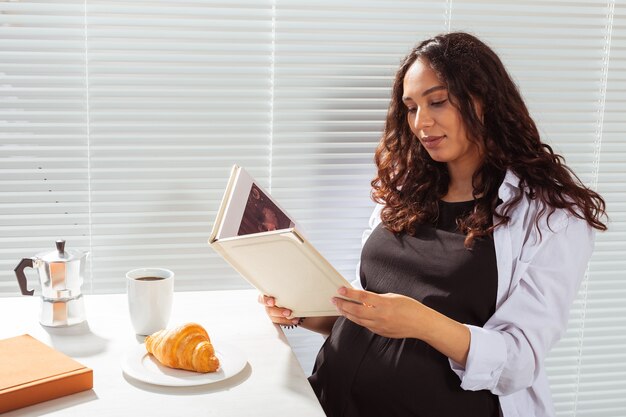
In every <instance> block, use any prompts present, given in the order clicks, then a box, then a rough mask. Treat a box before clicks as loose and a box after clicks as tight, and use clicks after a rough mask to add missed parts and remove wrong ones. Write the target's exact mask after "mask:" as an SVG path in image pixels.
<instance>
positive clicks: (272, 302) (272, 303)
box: [266, 298, 274, 307]
mask: <svg viewBox="0 0 626 417" xmlns="http://www.w3.org/2000/svg"><path fill="white" fill-rule="evenodd" d="M266 304H267V305H268V306H270V307H272V306H273V305H274V300H272V299H271V298H270V299H269V300H267V303H266Z"/></svg>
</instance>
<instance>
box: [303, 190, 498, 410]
mask: <svg viewBox="0 0 626 417" xmlns="http://www.w3.org/2000/svg"><path fill="white" fill-rule="evenodd" d="M472 207H473V202H471V201H470V202H462V203H446V202H440V205H439V221H438V222H437V225H420V226H418V228H417V230H416V233H415V235H413V236H409V235H406V234H400V235H394V234H393V233H392V232H390V231H388V230H387V229H385V228H384V227H383V226H382V225H379V226H378V227H377V228H376V229H374V231H373V232H372V234H371V235H370V237H369V239H368V240H367V242H366V243H365V246H364V247H363V251H362V254H361V283H362V284H363V288H365V289H366V290H368V291H372V292H376V293H387V292H393V293H396V294H403V295H406V296H409V297H412V298H414V299H416V300H418V301H420V302H422V303H423V304H425V305H427V306H429V307H431V308H433V309H435V310H437V311H439V312H441V313H443V314H445V315H446V316H448V317H450V318H452V319H454V320H456V321H458V322H460V323H465V324H472V325H476V326H483V325H484V324H485V322H486V321H487V319H488V318H489V317H490V316H491V315H492V314H493V312H494V311H495V302H496V294H497V284H498V276H497V268H496V256H495V248H494V244H493V239H492V238H489V239H478V240H477V241H475V243H474V246H473V248H472V250H467V249H465V247H464V246H463V242H464V239H465V236H464V235H462V234H460V233H459V232H458V231H457V226H456V218H457V217H458V216H460V215H463V214H464V213H467V212H468V211H469V210H471V209H472ZM309 382H310V383H311V386H312V387H313V390H314V391H315V393H316V395H317V397H318V399H319V400H320V403H321V404H322V407H323V408H324V411H325V412H326V415H327V416H329V417H339V416H341V417H353V416H354V417H356V416H358V417H367V416H372V417H383V416H384V417H390V416H420V417H431V416H432V417H447V416H450V417H459V416H467V415H472V416H481V417H497V416H498V415H499V403H498V397H497V396H496V395H494V394H492V393H491V392H489V391H486V390H485V391H465V390H463V389H462V388H461V387H460V380H459V378H458V376H457V375H456V374H455V373H454V372H453V371H452V370H451V369H450V365H449V362H448V358H447V357H446V356H444V355H443V354H441V353H439V352H438V351H437V350H435V349H433V348H432V347H430V345H428V344H426V343H424V342H422V341H420V340H417V339H390V338H387V337H383V336H379V335H376V334H374V333H372V332H370V331H369V330H368V329H366V328H364V327H361V326H359V325H357V324H355V323H353V322H351V321H349V320H347V319H345V318H344V317H340V318H339V319H337V321H336V322H335V325H334V327H333V329H332V332H331V334H330V336H329V337H328V338H327V339H326V342H325V343H324V345H323V346H322V348H321V350H320V352H319V354H318V356H317V359H316V362H315V367H314V369H313V374H312V375H311V376H310V377H309Z"/></svg>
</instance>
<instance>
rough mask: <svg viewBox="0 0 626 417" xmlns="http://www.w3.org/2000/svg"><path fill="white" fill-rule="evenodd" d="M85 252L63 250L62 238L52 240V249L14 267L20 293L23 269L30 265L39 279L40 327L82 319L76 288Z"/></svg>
mask: <svg viewBox="0 0 626 417" xmlns="http://www.w3.org/2000/svg"><path fill="white" fill-rule="evenodd" d="M87 255H89V252H83V251H79V250H66V249H65V240H57V241H56V250H55V251H50V252H44V253H39V254H37V255H35V256H33V257H32V258H24V259H22V260H21V261H20V263H19V264H18V265H17V266H16V267H15V275H16V276H17V282H18V284H19V286H20V290H21V291H22V294H24V295H33V293H34V290H28V289H27V280H26V275H25V274H24V269H25V268H34V269H36V270H37V272H38V273H39V280H40V281H41V298H42V306H41V315H40V318H39V321H40V322H41V324H43V325H44V326H50V327H61V326H72V325H74V324H78V323H82V322H84V321H85V305H84V300H83V295H82V293H81V290H80V287H81V285H82V284H83V280H84V279H83V277H84V271H85V263H86V260H87Z"/></svg>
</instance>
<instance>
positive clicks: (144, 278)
mask: <svg viewBox="0 0 626 417" xmlns="http://www.w3.org/2000/svg"><path fill="white" fill-rule="evenodd" d="M161 279H165V278H163V277H141V278H137V281H159V280H161Z"/></svg>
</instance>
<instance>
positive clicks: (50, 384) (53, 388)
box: [0, 334, 93, 413]
mask: <svg viewBox="0 0 626 417" xmlns="http://www.w3.org/2000/svg"><path fill="white" fill-rule="evenodd" d="M91 388H93V371H92V370H91V369H89V368H87V367H85V366H84V365H81V364H80V363H78V362H76V361H75V360H74V359H72V358H70V357H68V356H66V355H65V354H63V353H61V352H59V351H57V350H55V349H53V348H51V347H50V346H48V345H46V344H44V343H42V342H40V341H39V340H37V339H35V338H33V337H32V336H30V335H27V334H25V335H22V336H17V337H12V338H9V339H3V340H0V413H4V412H6V411H10V410H15V409H17V408H21V407H26V406H28V405H32V404H36V403H40V402H43V401H48V400H51V399H53V398H58V397H63V396H65V395H69V394H74V393H76V392H80V391H85V390H88V389H91Z"/></svg>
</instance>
